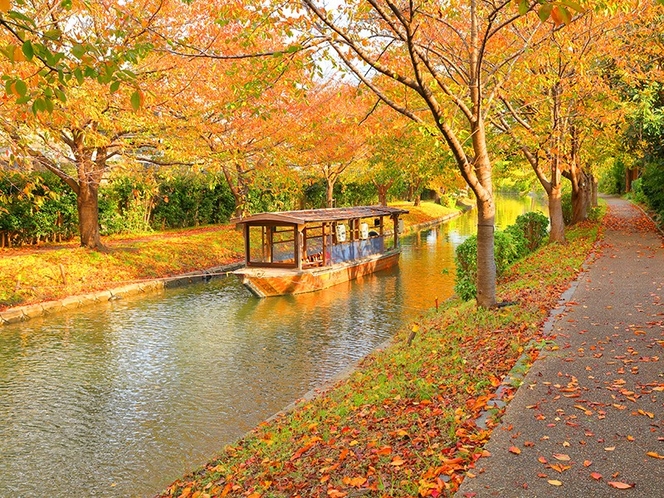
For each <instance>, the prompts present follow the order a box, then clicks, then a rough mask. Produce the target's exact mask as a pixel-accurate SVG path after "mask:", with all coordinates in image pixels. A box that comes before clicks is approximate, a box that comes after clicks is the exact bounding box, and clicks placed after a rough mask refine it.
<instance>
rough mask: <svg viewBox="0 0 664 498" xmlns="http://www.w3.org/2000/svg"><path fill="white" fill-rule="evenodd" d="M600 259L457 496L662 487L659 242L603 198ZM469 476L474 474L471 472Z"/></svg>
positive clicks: (624, 208) (642, 492)
mask: <svg viewBox="0 0 664 498" xmlns="http://www.w3.org/2000/svg"><path fill="white" fill-rule="evenodd" d="M607 202H608V205H609V209H610V211H609V214H608V216H607V217H606V219H605V226H606V231H605V238H604V244H603V247H602V250H601V255H600V256H599V258H598V259H597V260H596V261H595V262H594V263H592V264H591V265H590V268H589V269H588V271H587V272H586V273H585V274H583V275H582V276H581V278H580V282H579V286H578V287H577V289H576V291H575V292H574V294H573V295H572V298H571V301H570V302H568V304H567V307H566V310H565V312H564V313H562V314H561V315H559V317H558V320H557V323H556V324H555V325H554V327H553V330H552V339H553V340H554V341H555V345H554V347H552V348H551V351H550V352H548V353H547V354H546V355H542V356H540V359H539V360H538V361H536V362H535V364H534V365H533V367H532V368H531V370H530V371H529V372H528V375H527V376H526V378H525V381H524V383H523V385H522V387H521V388H520V389H519V390H518V392H517V394H516V395H515V397H514V399H513V400H512V401H511V403H510V405H509V406H508V408H507V411H506V413H505V416H504V418H503V420H502V424H501V425H500V426H499V427H498V428H497V429H495V430H494V432H493V434H492V436H491V440H490V441H489V443H487V445H486V447H485V449H486V450H487V451H488V452H489V453H490V456H485V457H483V458H481V459H480V460H478V462H477V463H476V468H475V469H474V470H473V471H472V472H471V477H466V479H465V480H464V482H463V484H462V485H461V487H460V489H459V491H458V493H457V494H456V496H461V497H493V496H499V497H544V496H546V497H577V496H578V497H581V496H595V497H602V496H627V495H630V496H639V497H661V496H664V358H663V357H664V350H663V346H664V302H663V301H662V295H664V250H663V249H662V239H661V238H660V234H659V233H658V232H657V231H656V230H655V227H654V225H653V224H652V223H651V222H650V221H649V220H648V219H647V218H646V217H645V216H644V215H643V213H642V212H641V211H640V210H638V209H637V208H635V207H634V206H632V205H631V204H630V203H628V202H627V201H624V200H620V199H608V200H607ZM473 475H474V476H475V477H472V476H473Z"/></svg>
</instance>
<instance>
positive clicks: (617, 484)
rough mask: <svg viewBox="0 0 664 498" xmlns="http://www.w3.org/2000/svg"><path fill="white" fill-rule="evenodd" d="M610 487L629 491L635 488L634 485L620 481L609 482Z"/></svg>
mask: <svg viewBox="0 0 664 498" xmlns="http://www.w3.org/2000/svg"><path fill="white" fill-rule="evenodd" d="M609 486H611V487H613V488H616V489H629V488H633V487H634V484H627V483H626V482H620V481H609Z"/></svg>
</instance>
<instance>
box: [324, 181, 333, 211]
mask: <svg viewBox="0 0 664 498" xmlns="http://www.w3.org/2000/svg"><path fill="white" fill-rule="evenodd" d="M334 183H335V181H334V180H333V179H332V178H326V182H325V206H326V207H329V208H331V207H334Z"/></svg>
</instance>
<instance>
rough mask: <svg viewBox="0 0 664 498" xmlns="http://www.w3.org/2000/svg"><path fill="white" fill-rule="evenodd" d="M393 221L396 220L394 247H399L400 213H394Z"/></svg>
mask: <svg viewBox="0 0 664 498" xmlns="http://www.w3.org/2000/svg"><path fill="white" fill-rule="evenodd" d="M392 221H393V222H394V249H396V248H397V247H399V215H398V214H393V215H392Z"/></svg>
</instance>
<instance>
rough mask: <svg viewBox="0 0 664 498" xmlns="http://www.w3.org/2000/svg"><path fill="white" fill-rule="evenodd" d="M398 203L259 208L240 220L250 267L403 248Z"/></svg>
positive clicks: (303, 264) (308, 263)
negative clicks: (265, 210)
mask: <svg viewBox="0 0 664 498" xmlns="http://www.w3.org/2000/svg"><path fill="white" fill-rule="evenodd" d="M404 213H408V211H406V210H404V209H400V208H394V207H385V206H360V207H347V208H328V209H309V210H302V211H282V212H276V213H261V214H256V215H253V216H249V217H247V218H244V219H242V220H241V221H239V222H238V223H237V225H238V226H239V227H242V229H243V231H244V243H245V256H246V266H247V267H248V268H251V267H257V268H293V269H298V270H306V269H310V268H319V267H327V266H332V265H335V264H339V263H347V262H351V261H355V260H360V259H363V258H366V257H369V256H372V255H377V254H382V253H385V252H388V251H393V250H397V249H398V248H399V216H400V215H401V214H404Z"/></svg>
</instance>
